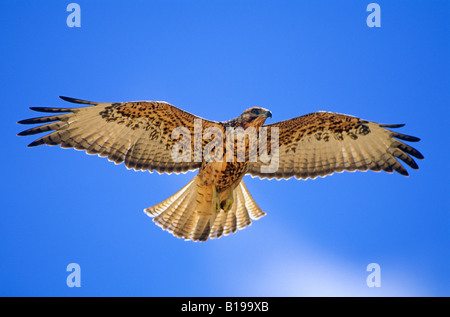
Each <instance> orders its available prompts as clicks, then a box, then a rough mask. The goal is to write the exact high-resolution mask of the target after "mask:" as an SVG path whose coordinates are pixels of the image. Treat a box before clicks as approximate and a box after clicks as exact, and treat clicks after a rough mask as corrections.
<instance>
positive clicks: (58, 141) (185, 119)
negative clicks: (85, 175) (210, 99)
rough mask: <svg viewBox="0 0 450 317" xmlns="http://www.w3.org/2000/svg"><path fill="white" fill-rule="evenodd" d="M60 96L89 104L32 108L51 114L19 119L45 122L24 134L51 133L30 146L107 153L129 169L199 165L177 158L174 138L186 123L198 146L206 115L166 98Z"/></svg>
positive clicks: (170, 169) (173, 169)
mask: <svg viewBox="0 0 450 317" xmlns="http://www.w3.org/2000/svg"><path fill="white" fill-rule="evenodd" d="M61 98H62V99H63V100H65V101H68V102H72V103H77V104H82V105H87V106H84V107H78V108H50V107H31V108H30V109H31V110H34V111H38V112H46V113H52V115H51V116H47V117H38V118H32V119H26V120H21V121H19V122H18V123H19V124H43V125H40V126H37V127H33V128H30V129H28V130H25V131H22V132H20V133H19V134H18V135H19V136H26V135H34V134H38V133H44V132H50V133H49V134H47V135H44V136H42V137H41V138H39V139H37V140H35V141H33V142H32V143H30V144H29V146H30V147H33V146H38V145H42V144H47V145H61V147H63V148H75V149H78V150H84V151H86V153H88V154H97V155H99V156H102V157H107V158H108V159H109V160H110V161H113V162H115V163H116V164H120V163H122V162H125V165H126V166H127V168H131V169H135V170H149V171H157V172H159V173H172V172H176V173H179V172H187V171H189V170H195V169H197V168H199V166H200V163H199V162H195V161H194V159H193V157H192V159H191V160H190V162H175V161H174V160H173V159H172V147H173V145H174V144H175V143H177V142H178V141H179V140H177V139H172V138H171V133H172V131H173V130H174V129H175V128H176V127H184V128H187V129H188V130H189V132H190V134H191V142H192V144H193V140H194V138H193V136H194V120H195V119H202V118H200V117H197V116H195V115H193V114H190V113H188V112H186V111H183V110H181V109H179V108H177V107H175V106H172V105H170V104H168V103H165V102H157V101H138V102H124V103H97V102H92V101H86V100H81V99H74V98H69V97H61ZM56 113H57V114H56ZM202 124H203V129H206V128H207V127H210V126H215V125H218V123H217V122H213V121H209V120H205V119H202ZM192 152H193V151H192ZM192 155H193V153H192Z"/></svg>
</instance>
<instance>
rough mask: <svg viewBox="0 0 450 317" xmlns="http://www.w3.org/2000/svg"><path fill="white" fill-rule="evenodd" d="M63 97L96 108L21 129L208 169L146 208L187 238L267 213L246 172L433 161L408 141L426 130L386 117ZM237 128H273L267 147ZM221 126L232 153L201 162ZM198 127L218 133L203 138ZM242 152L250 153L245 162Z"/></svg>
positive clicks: (61, 141) (156, 166) (57, 111)
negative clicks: (411, 131) (288, 114)
mask: <svg viewBox="0 0 450 317" xmlns="http://www.w3.org/2000/svg"><path fill="white" fill-rule="evenodd" d="M61 98H62V99H64V100H65V101H69V102H72V103H78V104H81V105H86V106H85V107H76V108H47V107H32V108H30V109H31V110H35V111H39V112H44V113H49V114H51V115H49V116H45V117H38V118H32V119H27V120H22V121H19V122H18V123H20V124H43V125H40V126H37V127H34V128H31V129H28V130H25V131H23V132H21V133H19V134H18V135H20V136H25V135H33V134H38V133H42V132H48V131H51V132H50V133H49V134H47V135H45V136H43V137H41V138H39V139H37V140H36V141H34V142H32V143H30V144H29V146H30V147H33V146H37V145H41V144H47V145H60V146H61V147H63V148H75V149H78V150H84V151H86V152H87V153H88V154H97V155H99V156H101V157H107V158H108V159H109V160H110V161H113V162H115V163H116V164H120V163H123V162H124V163H125V166H126V167H127V168H129V169H134V170H142V171H150V172H153V171H156V172H158V173H168V174H171V173H185V172H188V171H194V170H198V174H197V175H196V176H195V177H194V178H193V179H192V180H191V181H190V182H189V183H188V184H187V185H185V186H184V187H183V188H182V189H181V190H179V191H178V192H177V193H175V194H174V195H172V196H171V197H169V198H168V199H166V200H164V201H163V202H161V203H159V204H156V205H154V206H152V207H150V208H147V209H145V212H146V213H147V214H148V215H149V216H151V217H154V219H153V220H154V221H155V223H156V224H158V225H159V226H161V227H162V228H163V229H165V230H168V231H169V232H171V233H172V234H173V235H175V236H177V237H181V238H184V239H186V240H194V241H205V240H207V239H208V238H219V237H221V236H223V235H228V234H230V233H232V232H233V233H234V232H236V230H238V229H243V228H245V227H246V226H248V225H250V224H251V222H252V220H255V219H259V218H260V217H262V216H264V215H265V213H264V212H263V211H262V210H261V209H260V208H259V207H258V205H257V204H256V203H255V201H254V200H253V198H252V197H251V195H250V193H249V192H248V189H247V187H246V186H245V184H244V182H243V180H242V178H243V176H244V175H247V174H249V175H252V176H257V177H260V178H268V179H271V178H277V179H281V178H285V179H286V178H291V177H295V178H300V179H307V178H312V179H313V178H316V177H317V176H322V177H323V176H326V175H329V174H332V173H334V172H342V171H344V170H347V171H355V170H360V171H367V170H373V171H381V170H382V171H386V172H389V173H392V172H393V171H395V172H398V173H400V174H402V175H405V176H407V175H408V172H407V171H406V169H405V168H404V167H403V166H402V165H401V164H400V162H399V161H398V159H400V160H401V161H403V162H404V163H406V164H407V165H408V166H410V167H411V168H413V169H418V166H417V164H416V162H415V161H414V159H413V158H412V157H415V158H418V159H423V156H422V154H421V153H420V152H419V151H417V150H416V149H414V148H413V147H411V146H409V145H407V144H405V143H404V142H402V141H410V142H417V141H419V139H418V138H415V137H411V136H408V135H404V134H400V133H397V132H393V131H391V130H389V129H391V128H392V129H393V128H399V127H401V126H403V125H385V124H378V123H375V122H371V121H366V120H362V119H359V118H357V117H353V116H349V115H344V114H337V113H330V112H315V113H311V114H307V115H304V116H300V117H297V118H293V119H289V120H285V121H282V122H278V123H274V124H270V125H264V123H265V121H266V119H267V118H268V117H271V113H270V111H268V110H267V109H264V108H258V107H253V108H249V109H247V110H245V111H244V112H243V113H242V114H241V115H240V116H239V117H237V118H235V119H232V120H229V121H224V122H216V121H210V120H206V119H202V118H200V117H198V116H195V115H193V114H191V113H188V112H186V111H183V110H181V109H179V108H177V107H175V106H172V105H170V104H168V103H166V102H157V101H138V102H120V103H96V102H90V101H85V100H79V99H73V98H68V97H61ZM198 122H201V125H200V127H199V126H198V125H197V126H196V123H198ZM177 128H182V129H183V130H182V131H183V132H184V134H183V136H182V137H180V135H178V136H175V137H174V135H173V132H174V131H175V130H176V129H177ZM230 128H232V129H238V128H242V129H249V128H254V129H255V131H257V132H258V131H259V130H258V129H259V128H267V139H266V140H264V138H261V139H262V141H263V142H262V143H259V146H260V147H259V148H258V149H252V147H251V146H249V138H245V140H244V142H243V143H239V142H237V141H236V140H235V139H234V135H231V136H230V135H229V134H227V131H228V129H230ZM273 128H276V129H273ZM211 129H213V131H216V133H220V134H221V135H222V136H223V140H221V141H222V142H223V143H222V144H218V146H216V147H215V148H214V151H212V152H211V155H212V156H214V155H215V154H217V153H218V152H217V151H219V150H220V148H222V149H223V156H222V159H221V160H217V159H216V160H209V159H208V158H209V157H208V156H206V157H205V156H202V157H201V159H200V160H199V159H198V157H197V154H198V153H199V152H198V151H200V153H201V154H204V152H207V151H206V150H207V149H211V147H210V145H211V144H212V143H211V142H213V141H217V140H219V139H217V135H214V138H213V137H212V136H213V135H211V133H209V132H210V131H211ZM274 131H276V132H277V134H278V141H279V144H278V147H279V151H278V152H277V153H275V150H273V148H272V147H271V146H268V142H269V141H268V140H273V138H272V137H273V136H274V135H275V132H274ZM198 132H200V133H201V135H209V136H210V137H203V138H201V139H200V141H199V142H197V141H198V140H199V139H198V136H197V134H198ZM208 133H209V134H208ZM259 137H260V135H259V134H258V138H259ZM184 138H186V139H184ZM227 138H232V139H231V140H229V139H227ZM181 141H185V144H187V145H189V146H190V148H191V149H192V151H190V152H187V156H185V157H184V159H183V160H175V159H174V157H173V149H174V148H175V147H176V146H177V145H178V144H179V143H180V142H181ZM226 141H231V142H230V144H231V147H228V146H223V144H225V143H226ZM260 142H261V141H260ZM227 144H228V143H227ZM221 146H222V147H221ZM261 146H266V148H267V150H268V154H269V155H270V156H271V162H272V163H273V162H274V163H276V166H278V168H277V169H276V170H275V171H271V172H267V171H264V169H263V167H264V166H267V165H268V164H269V163H267V162H266V161H263V160H261V159H260V157H258V160H256V161H252V160H250V159H249V158H250V157H251V156H252V155H253V154H261V150H262V149H261ZM230 151H232V152H230ZM252 151H253V152H255V151H256V153H253V152H252ZM175 152H176V151H175ZM228 153H230V154H232V156H231V157H232V160H228V156H227V154H228ZM243 153H244V155H243V156H242V154H243ZM275 154H277V155H275ZM239 155H241V156H240V157H241V158H242V157H245V159H244V160H243V161H242V160H239ZM225 157H227V159H225Z"/></svg>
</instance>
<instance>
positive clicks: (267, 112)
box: [264, 110, 272, 118]
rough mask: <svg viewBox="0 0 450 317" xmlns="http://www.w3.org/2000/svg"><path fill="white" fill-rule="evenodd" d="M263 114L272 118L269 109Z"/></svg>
mask: <svg viewBox="0 0 450 317" xmlns="http://www.w3.org/2000/svg"><path fill="white" fill-rule="evenodd" d="M264 115H265V116H266V118H272V112H270V111H269V110H267V111H266V112H265V113H264Z"/></svg>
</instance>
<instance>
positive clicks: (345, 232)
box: [0, 0, 450, 296]
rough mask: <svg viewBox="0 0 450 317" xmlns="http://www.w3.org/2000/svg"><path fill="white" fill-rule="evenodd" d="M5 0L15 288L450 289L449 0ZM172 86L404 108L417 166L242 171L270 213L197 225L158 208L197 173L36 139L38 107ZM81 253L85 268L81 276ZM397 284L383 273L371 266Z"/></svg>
mask: <svg viewBox="0 0 450 317" xmlns="http://www.w3.org/2000/svg"><path fill="white" fill-rule="evenodd" d="M370 2H371V1H262V0H261V1H128V2H127V1H92V0H90V1H81V0H80V1H77V3H78V4H79V5H80V7H81V27H80V28H69V27H68V26H67V25H66V18H67V16H68V14H69V12H66V6H67V4H69V3H70V1H1V2H0V10H1V12H2V14H1V19H0V30H1V31H0V32H1V34H2V35H1V41H0V87H1V103H0V105H1V110H2V116H1V126H0V129H1V135H2V136H3V138H2V155H1V168H2V182H1V195H2V210H1V213H0V295H2V296H327V295H331V296H347V295H350V296H449V295H450V286H449V283H450V273H449V264H450V257H449V243H450V238H449V236H450V216H449V198H448V195H449V176H448V175H449V174H448V167H449V164H448V157H449V150H448V144H449V141H450V140H449V133H448V126H449V119H448V116H449V101H450V98H449V97H450V96H449V87H450V85H449V84H450V82H449V56H450V54H449V34H450V32H449V31H450V27H449V22H448V17H449V14H450V10H449V9H450V2H449V1H446V0H442V1H437V0H436V1H378V2H377V3H378V4H379V5H380V8H381V27H379V28H369V27H368V26H367V24H366V18H367V16H368V14H369V12H367V11H366V7H367V5H368V4H369V3H370ZM59 95H63V96H71V97H76V98H81V99H88V100H94V101H104V102H116V101H130V100H164V101H167V102H170V103H172V104H174V105H176V106H178V107H180V108H182V109H185V110H187V111H189V112H192V113H194V114H197V115H199V116H201V117H204V118H208V119H213V120H228V119H231V118H234V117H235V116H237V115H238V114H240V113H241V112H242V111H243V110H244V109H246V108H248V107H250V106H261V107H265V108H268V109H270V110H271V111H272V113H273V118H272V119H271V121H270V122H276V121H280V120H284V119H288V118H291V117H294V116H298V115H302V114H306V113H309V112H313V111H317V110H328V111H335V112H340V113H346V114H351V115H355V116H358V117H361V118H364V119H367V120H371V121H376V122H380V123H406V126H405V127H404V128H402V129H400V130H399V132H401V133H405V134H410V135H414V136H417V137H420V138H421V139H422V141H421V142H419V143H417V144H414V146H415V147H417V149H419V150H420V151H421V152H422V153H423V154H424V156H425V160H423V161H418V164H419V165H420V170H419V171H413V170H411V169H408V171H409V172H410V177H403V176H400V175H399V174H387V173H375V172H367V173H362V172H357V173H342V174H335V175H333V176H329V177H326V178H319V179H316V180H313V181H312V180H308V181H299V180H295V179H292V180H289V181H274V180H272V181H268V180H259V179H256V178H255V179H253V178H251V177H249V176H246V177H245V178H244V180H245V182H246V184H247V186H248V188H249V190H250V192H251V194H252V195H253V197H254V198H255V200H256V202H257V203H258V204H259V206H260V207H261V208H262V209H263V210H264V211H265V212H266V213H267V216H265V217H263V218H261V219H260V220H258V221H255V222H253V224H252V225H251V226H250V227H249V228H247V229H245V230H243V231H239V232H238V233H236V234H234V235H230V236H227V237H222V238H220V239H218V240H210V241H208V242H206V243H193V242H185V241H183V240H180V239H177V238H175V237H173V236H172V235H171V234H169V233H167V232H165V231H162V230H161V229H160V228H159V227H157V226H156V225H155V224H154V223H153V222H152V221H151V218H149V217H148V216H146V215H145V214H144V213H143V209H144V208H146V207H149V206H152V205H154V204H156V203H158V202H160V201H162V200H164V199H165V198H167V197H169V196H171V195H172V194H173V193H175V191H177V190H178V189H180V188H181V187H182V186H184V185H185V184H186V183H187V182H188V181H189V180H190V179H191V178H192V177H193V176H194V175H195V174H194V173H189V174H186V175H178V176H177V175H158V174H150V173H144V172H134V171H130V170H127V169H126V168H125V166H124V165H118V166H116V165H114V164H113V163H111V162H109V161H107V160H106V159H104V158H99V157H97V156H89V155H86V154H84V153H83V152H79V151H75V150H72V149H69V150H62V149H60V148H59V147H48V146H41V147H37V148H31V149H30V148H27V147H26V145H27V144H28V143H30V142H31V141H32V140H34V139H33V137H17V136H16V134H17V133H18V132H19V131H21V130H22V128H23V126H19V125H17V124H16V122H17V121H19V120H21V119H26V118H29V117H33V116H35V113H33V112H32V111H30V110H28V107H29V106H56V107H65V106H67V104H66V103H65V102H64V101H62V100H60V99H58V98H57V96H59ZM69 263H78V264H79V265H80V267H81V287H80V288H69V287H68V286H67V285H66V277H67V275H68V274H69V272H67V271H66V267H67V265H68V264H69ZM370 263H377V264H379V265H380V268H381V287H378V288H376V287H375V288H369V287H368V286H367V285H366V277H367V276H368V275H369V272H367V271H366V267H367V265H369V264H370Z"/></svg>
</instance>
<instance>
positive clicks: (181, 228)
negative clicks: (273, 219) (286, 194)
mask: <svg viewBox="0 0 450 317" xmlns="http://www.w3.org/2000/svg"><path fill="white" fill-rule="evenodd" d="M211 199H212V189H211V188H209V187H206V186H204V185H201V184H200V182H199V179H198V176H195V177H194V178H193V179H192V180H191V181H190V182H189V183H188V184H186V185H185V186H184V187H183V188H182V189H180V190H179V191H178V192H177V193H175V194H174V195H172V196H171V197H169V198H167V199H166V200H164V201H162V202H161V203H159V204H157V205H155V206H153V207H150V208H147V209H145V210H144V211H145V212H146V213H147V215H149V216H150V217H154V219H153V221H154V222H155V223H156V224H157V225H158V226H160V227H161V228H162V229H163V230H167V231H169V232H170V233H172V234H173V235H174V236H176V237H178V238H183V239H185V240H193V241H206V240H208V238H220V237H221V236H223V235H225V236H226V235H229V234H230V233H235V232H236V231H237V230H238V229H239V230H240V229H244V228H245V227H247V226H249V225H250V224H251V223H252V221H251V220H256V219H259V218H261V217H262V216H264V215H265V213H264V212H263V211H262V210H261V209H260V208H259V207H258V205H257V204H256V203H255V201H254V200H253V198H252V197H251V195H250V193H249V192H248V189H247V187H246V186H245V184H244V181H241V182H240V183H239V185H238V186H237V187H236V188H235V189H234V191H233V199H234V202H233V205H232V207H231V209H230V210H229V211H228V212H225V211H223V210H221V211H219V212H216V211H214V210H213V209H212V200H211Z"/></svg>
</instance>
